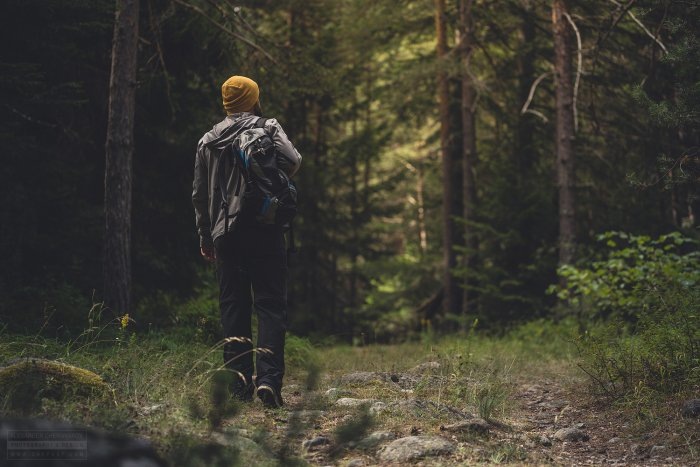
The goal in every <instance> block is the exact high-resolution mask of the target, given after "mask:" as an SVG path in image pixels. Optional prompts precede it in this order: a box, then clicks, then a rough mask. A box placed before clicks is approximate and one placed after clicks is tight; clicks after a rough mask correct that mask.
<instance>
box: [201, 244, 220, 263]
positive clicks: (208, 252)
mask: <svg viewBox="0 0 700 467" xmlns="http://www.w3.org/2000/svg"><path fill="white" fill-rule="evenodd" d="M199 251H200V253H201V254H202V256H203V257H204V259H206V260H207V261H209V262H213V261H216V249H215V248H214V247H213V246H203V247H202V248H200V249H199Z"/></svg>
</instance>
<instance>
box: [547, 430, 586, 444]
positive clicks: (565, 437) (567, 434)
mask: <svg viewBox="0 0 700 467" xmlns="http://www.w3.org/2000/svg"><path fill="white" fill-rule="evenodd" d="M554 439H556V440H558V441H588V440H589V439H590V438H589V436H588V435H587V434H586V433H584V432H583V431H581V430H580V429H579V428H575V427H571V428H562V429H561V430H559V431H557V432H556V433H554Z"/></svg>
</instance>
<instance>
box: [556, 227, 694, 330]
mask: <svg viewBox="0 0 700 467" xmlns="http://www.w3.org/2000/svg"><path fill="white" fill-rule="evenodd" d="M598 240H599V241H600V242H601V243H604V245H605V249H604V252H603V258H602V259H599V260H597V261H592V262H590V263H589V264H585V265H584V266H572V265H566V266H563V267H561V268H560V269H559V275H560V277H561V278H562V279H563V280H564V283H565V285H564V286H557V285H554V286H550V288H549V292H550V293H556V295H557V297H558V298H559V299H560V300H562V301H565V302H568V303H569V304H570V305H571V306H572V307H575V308H578V309H579V311H580V312H581V315H582V316H583V317H584V318H598V317H616V318H622V319H624V320H625V321H629V322H635V321H636V320H638V319H639V318H640V317H641V316H643V315H644V314H645V313H648V311H649V310H650V309H652V308H655V307H658V306H661V305H662V304H663V302H664V298H665V294H666V291H667V290H668V289H669V288H672V289H674V290H678V291H679V292H681V291H683V290H686V291H691V290H693V289H694V288H697V287H700V251H698V241H697V240H694V239H690V238H687V237H684V236H682V235H681V234H680V233H678V232H673V233H670V234H668V235H662V236H660V237H659V238H658V239H655V240H654V239H652V238H651V237H648V236H645V235H639V236H636V235H630V234H627V233H624V232H606V233H604V234H602V235H600V236H599V237H598Z"/></svg>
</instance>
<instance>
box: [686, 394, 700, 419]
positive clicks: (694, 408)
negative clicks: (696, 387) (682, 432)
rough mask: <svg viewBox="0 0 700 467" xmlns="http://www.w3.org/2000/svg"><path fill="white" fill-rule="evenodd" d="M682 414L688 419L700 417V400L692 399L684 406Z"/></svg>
mask: <svg viewBox="0 0 700 467" xmlns="http://www.w3.org/2000/svg"><path fill="white" fill-rule="evenodd" d="M682 414H683V416H684V417H686V418H697V417H700V399H691V400H689V401H686V402H685V404H683V411H682Z"/></svg>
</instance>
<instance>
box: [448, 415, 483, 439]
mask: <svg viewBox="0 0 700 467" xmlns="http://www.w3.org/2000/svg"><path fill="white" fill-rule="evenodd" d="M490 428H491V426H490V425H489V423H488V422H487V421H486V420H483V419H481V418H472V419H470V420H462V421H459V422H457V423H453V424H452V425H445V426H441V427H440V430H442V431H451V432H458V433H477V434H480V435H485V434H488V432H489V429H490Z"/></svg>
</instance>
